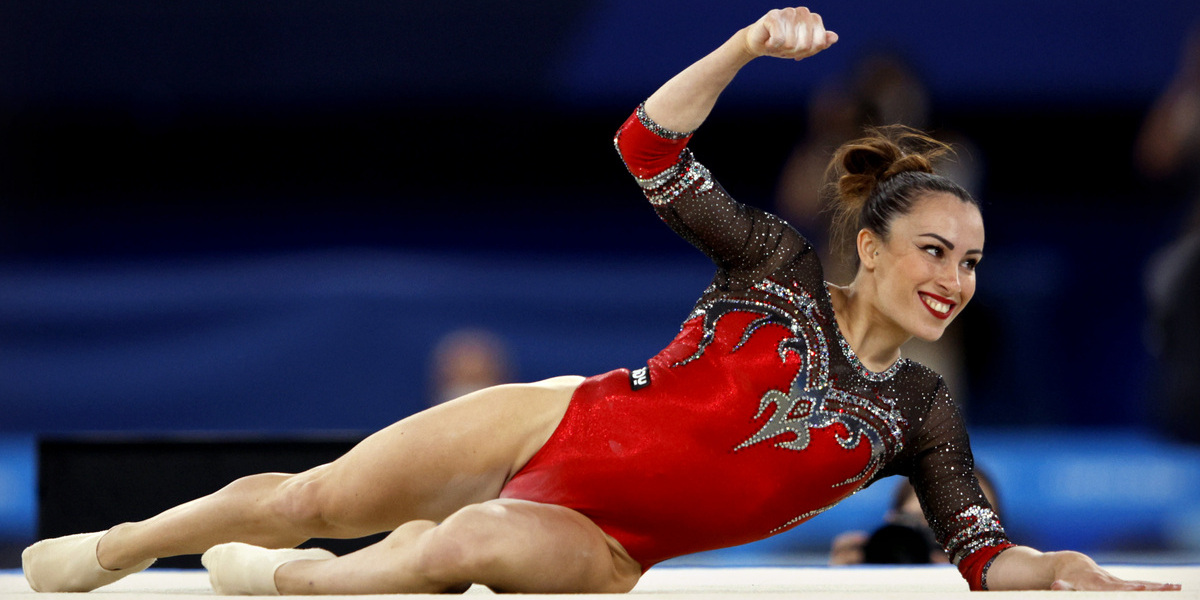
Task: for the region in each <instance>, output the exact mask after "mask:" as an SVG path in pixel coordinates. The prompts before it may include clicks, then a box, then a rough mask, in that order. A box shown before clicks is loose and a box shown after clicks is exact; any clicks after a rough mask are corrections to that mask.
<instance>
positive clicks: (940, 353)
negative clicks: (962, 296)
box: [775, 52, 983, 402]
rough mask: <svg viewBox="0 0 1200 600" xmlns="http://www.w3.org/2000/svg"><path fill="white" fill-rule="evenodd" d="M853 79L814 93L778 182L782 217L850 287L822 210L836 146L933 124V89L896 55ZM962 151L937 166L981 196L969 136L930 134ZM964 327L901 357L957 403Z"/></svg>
mask: <svg viewBox="0 0 1200 600" xmlns="http://www.w3.org/2000/svg"><path fill="white" fill-rule="evenodd" d="M851 73H852V75H851V78H850V81H849V82H841V81H835V82H833V83H831V84H829V85H825V86H823V87H821V88H820V89H818V90H817V92H816V93H815V94H814V96H813V97H812V99H811V100H810V102H809V110H808V123H807V135H806V136H805V137H804V138H803V139H801V140H800V141H799V142H798V143H797V144H796V146H795V148H794V149H793V150H792V153H791V155H790V156H789V157H788V159H787V162H786V163H785V164H784V167H783V170H782V172H781V173H780V176H779V181H778V183H777V184H776V191H775V204H776V210H777V212H778V213H779V214H780V216H782V217H784V218H786V219H787V220H788V222H790V223H791V224H792V225H793V226H794V227H796V229H798V230H800V232H801V233H802V234H804V236H805V237H806V238H808V239H809V240H811V241H812V242H813V245H814V246H816V248H817V252H818V254H820V255H821V264H822V265H823V266H824V267H825V279H826V281H829V282H832V283H843V284H844V283H846V282H849V281H850V280H851V279H853V278H854V264H855V263H854V259H853V257H852V256H845V255H844V254H845V252H847V251H848V249H845V248H833V247H832V244H831V242H830V240H829V239H828V237H827V232H828V231H829V230H830V227H829V215H828V213H826V212H825V211H824V210H823V202H822V197H823V191H824V187H825V184H826V181H825V176H826V175H825V168H826V166H827V165H828V164H829V157H830V155H831V154H832V153H833V149H834V148H837V147H838V146H840V145H841V144H842V143H844V142H846V141H848V140H851V139H854V138H857V137H861V136H862V135H863V129H864V128H865V127H868V126H872V125H891V124H901V125H907V126H909V127H914V128H917V129H922V130H925V129H928V128H929V126H930V122H931V121H932V116H931V110H930V97H929V91H928V88H927V87H926V85H925V83H924V82H923V81H922V80H921V78H920V77H919V76H918V75H917V72H916V70H915V69H913V67H912V66H911V65H910V64H908V62H906V61H905V60H904V59H902V58H901V57H900V56H899V55H897V54H894V53H886V52H877V53H874V54H870V55H867V56H866V57H865V58H863V59H862V60H860V61H859V62H858V64H857V65H856V66H855V67H854V68H853V69H852V70H851ZM933 135H934V137H935V138H937V139H939V140H941V141H943V142H946V143H949V144H952V145H953V146H954V148H955V150H956V152H957V154H956V155H955V156H950V157H947V158H946V159H944V160H942V161H941V163H940V164H938V165H937V170H938V172H939V173H941V174H942V175H945V176H946V177H949V178H950V179H951V180H953V181H954V182H955V183H958V184H959V185H961V186H963V188H965V189H966V190H967V191H968V192H970V193H971V195H972V196H975V197H977V198H978V197H979V194H980V188H981V186H982V182H983V163H982V159H981V156H982V152H981V151H980V150H979V148H978V147H977V146H976V145H975V144H974V143H973V142H972V141H971V140H970V138H968V137H967V136H966V135H963V134H962V133H959V132H955V131H945V130H942V131H939V130H935V131H933ZM962 339H963V334H962V324H961V322H960V323H956V324H954V325H951V326H950V327H949V328H948V329H947V330H946V333H945V334H944V335H943V336H942V339H941V340H939V341H937V342H926V341H924V340H919V339H916V338H914V339H912V340H910V341H909V342H908V343H906V344H905V345H904V346H903V347H902V348H901V350H900V351H901V354H903V355H904V356H905V357H907V358H911V359H913V360H915V361H917V362H919V363H921V364H923V365H925V366H927V367H929V368H931V369H933V370H934V371H937V372H938V373H940V374H941V375H942V376H943V377H944V378H945V380H946V385H947V386H949V388H950V391H951V392H952V393H953V394H954V396H955V398H956V399H957V400H958V401H959V402H965V401H966V393H967V385H966V375H965V372H966V365H965V364H964V356H965V354H966V352H965V351H964V349H963V341H962Z"/></svg>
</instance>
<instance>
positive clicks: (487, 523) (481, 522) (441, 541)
mask: <svg viewBox="0 0 1200 600" xmlns="http://www.w3.org/2000/svg"><path fill="white" fill-rule="evenodd" d="M503 511H504V508H503V507H499V506H490V505H486V504H473V505H470V506H467V507H464V508H462V509H460V510H459V511H458V512H456V513H454V514H453V515H450V516H449V517H448V518H446V520H445V521H443V522H442V523H441V524H439V525H437V526H436V527H431V528H430V529H428V530H426V531H425V532H424V533H423V534H422V536H421V541H420V550H419V552H418V562H417V565H416V566H417V570H418V571H419V572H420V574H421V575H422V576H423V577H424V578H425V579H427V580H429V581H431V582H437V583H441V584H445V585H447V586H457V585H462V584H469V583H475V581H474V579H475V578H476V576H477V575H478V574H480V573H482V572H485V571H487V570H488V569H489V568H491V567H493V566H494V565H496V564H497V563H498V562H499V561H500V560H501V559H502V556H501V554H502V552H501V551H500V548H499V544H498V542H499V541H500V539H499V535H498V532H497V528H496V526H495V525H496V524H497V521H498V520H499V519H503V517H504V515H503Z"/></svg>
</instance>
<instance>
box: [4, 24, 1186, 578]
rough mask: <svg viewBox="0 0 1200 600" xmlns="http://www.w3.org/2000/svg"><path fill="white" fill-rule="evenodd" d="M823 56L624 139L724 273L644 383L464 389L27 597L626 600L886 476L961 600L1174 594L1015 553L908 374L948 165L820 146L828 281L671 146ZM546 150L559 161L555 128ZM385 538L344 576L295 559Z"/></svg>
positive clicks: (734, 44)
mask: <svg viewBox="0 0 1200 600" xmlns="http://www.w3.org/2000/svg"><path fill="white" fill-rule="evenodd" d="M836 41H837V35H836V34H835V33H833V32H830V31H827V30H826V29H825V27H824V24H823V22H822V20H821V18H820V16H819V15H816V14H814V13H811V12H809V11H808V10H807V9H804V8H788V9H782V10H773V11H770V12H769V13H767V14H766V15H764V16H763V17H762V18H761V19H759V20H758V21H756V22H754V23H753V24H751V25H749V26H747V27H745V28H742V29H740V30H738V31H737V32H736V33H735V34H734V35H733V36H732V37H730V38H729V39H728V40H727V41H726V42H725V43H723V44H722V45H721V46H720V47H718V48H717V49H716V50H714V51H713V52H712V53H710V54H708V55H707V56H705V57H704V58H701V59H700V60H699V61H697V62H695V63H693V64H692V65H691V66H689V67H687V68H686V69H684V70H683V71H681V72H680V73H679V74H677V75H676V76H675V77H673V78H671V79H670V80H669V81H667V82H666V83H665V84H663V85H662V87H660V88H659V89H658V90H657V91H655V92H654V93H653V94H651V96H650V97H649V98H648V99H647V100H646V101H645V102H644V103H643V104H642V105H640V106H638V107H637V109H636V110H635V111H634V113H633V114H632V115H631V116H630V117H629V118H628V119H627V120H626V121H625V123H624V124H623V125H622V126H621V127H620V128H619V130H618V133H617V139H616V143H617V149H618V152H619V153H620V155H621V157H622V159H623V160H624V161H625V164H626V167H627V168H628V169H629V171H630V173H631V174H632V175H633V176H634V178H635V180H636V181H637V182H638V184H639V185H640V186H641V187H642V188H643V191H644V193H645V195H646V198H647V200H649V201H650V203H651V205H652V206H653V207H654V210H655V212H656V214H657V215H658V216H659V217H660V218H661V219H662V220H663V221H665V222H666V223H667V224H668V225H669V226H670V227H671V228H672V229H673V230H674V231H675V232H676V233H678V234H679V235H681V236H682V237H684V238H685V239H687V240H688V241H690V242H692V243H693V244H694V245H696V246H697V248H698V249H700V250H702V251H703V252H705V253H706V254H707V255H708V256H709V257H710V258H711V259H712V260H713V261H714V262H715V264H716V273H715V275H714V278H713V281H712V283H711V285H710V286H709V287H708V288H707V289H705V290H704V291H703V292H702V294H701V297H700V300H699V301H698V302H697V304H696V305H695V308H694V309H693V312H692V314H691V315H690V316H689V317H688V319H687V321H686V322H685V324H684V326H683V328H682V329H681V331H680V333H679V334H678V336H677V337H676V338H675V340H673V341H672V342H671V343H670V344H669V345H668V346H667V347H666V348H665V349H664V350H663V351H661V352H660V353H659V354H658V355H656V356H654V357H652V358H651V359H650V360H649V361H648V363H647V364H646V365H645V366H642V367H638V368H635V369H617V370H614V371H610V372H608V373H605V374H602V375H597V376H594V377H589V378H583V377H575V376H565V377H557V378H553V379H549V380H545V381H542V382H538V383H534V384H526V385H502V386H497V387H492V388H487V389H485V390H480V391H478V392H474V393H472V394H468V395H467V396H464V397H462V398H459V399H456V400H453V401H451V402H447V403H443V404H440V405H438V406H435V407H432V408H430V409H427V410H425V411H423V412H421V413H418V414H416V415H413V416H411V417H408V418H406V419H404V420H401V421H399V422H398V423H395V424H393V425H392V426H390V427H388V428H386V429H383V430H382V431H380V432H377V433H376V434H374V435H372V436H370V437H368V438H367V439H366V440H364V441H363V442H362V443H360V444H359V445H358V446H356V447H355V448H354V449H352V450H351V451H350V452H349V453H347V454H346V455H344V456H343V457H341V458H339V459H337V460H336V461H334V462H332V463H329V464H326V465H322V466H319V467H316V468H314V469H312V470H310V471H307V472H305V473H301V474H298V475H288V474H279V473H266V474H260V475H254V476H250V477H246V478H243V479H239V480H237V481H235V482H234V483H232V484H230V485H229V486H227V487H225V488H223V489H221V490H219V491H217V492H216V493H214V494H212V495H210V496H206V497H204V498H200V499H198V500H194V501H192V502H189V503H186V504H184V505H181V506H179V507H176V508H173V509H170V510H168V511H166V512H164V513H161V514H159V515H157V516H154V517H152V518H150V519H148V520H146V521H141V522H137V523H124V524H120V525H117V526H115V527H113V528H112V529H109V530H108V531H107V532H95V533H87V534H78V535H73V536H66V537H63V538H56V539H51V540H44V541H41V542H38V543H37V544H34V545H33V546H31V547H29V548H27V549H26V550H25V552H24V553H23V556H22V565H23V567H24V571H25V576H26V579H27V580H28V581H29V583H30V586H31V587H33V588H34V589H35V590H39V591H68V590H70V591H84V590H90V589H94V588H96V587H99V586H101V585H105V584H107V583H111V582H112V581H115V580H117V579H119V578H121V577H123V576H125V575H127V574H129V573H133V572H137V571H139V570H142V569H145V568H147V567H148V566H150V564H151V563H153V561H154V560H155V558H156V557H162V556H172V555H178V554H189V553H199V552H203V553H204V557H203V562H204V564H205V566H206V567H207V568H208V570H209V577H210V581H211V582H212V585H213V588H214V590H216V591H217V592H218V593H220V594H263V595H267V594H272V595H273V594H281V593H284V594H355V593H358V594H367V593H397V592H447V591H464V590H466V589H467V588H469V587H470V586H471V585H472V584H482V585H486V586H488V587H490V588H492V589H493V590H498V591H505V592H526V593H532V592H555V593H564V592H592V593H595V592H627V591H629V590H631V589H633V587H634V585H636V584H637V582H638V580H639V579H640V577H641V575H642V574H643V573H644V572H645V571H646V570H647V569H649V568H651V567H652V566H653V565H655V564H657V563H659V562H661V561H664V560H667V559H669V558H671V557H674V556H680V555H683V554H688V553H693V552H699V551H703V550H709V549H715V548H721V547H728V546H732V545H738V544H743V543H748V542H751V541H755V540H758V539H763V538H765V537H769V536H771V535H775V534H777V533H780V532H783V531H786V530H788V529H790V528H792V527H794V526H796V525H799V524H800V523H803V522H804V521H806V520H808V519H810V518H812V517H813V516H815V515H817V514H820V513H821V512H824V511H825V510H827V509H829V508H831V507H833V506H834V505H836V504H837V503H838V502H840V501H841V500H843V499H844V498H846V497H848V496H849V495H851V494H853V493H854V492H855V491H857V490H859V489H861V488H863V487H864V486H866V485H869V484H870V483H872V482H874V481H876V480H877V479H879V478H881V477H885V476H889V475H904V476H907V477H908V478H909V479H910V480H911V481H912V483H913V487H914V488H915V489H916V493H917V495H918V496H919V497H920V498H921V504H922V506H923V507H924V509H925V515H926V517H927V518H928V521H929V523H930V525H931V527H932V528H933V529H934V531H936V532H937V536H938V539H939V542H940V543H941V544H942V545H943V546H944V547H945V548H946V551H947V553H948V554H949V555H950V556H951V557H952V561H953V562H955V563H956V564H957V566H958V569H959V570H960V572H961V573H962V575H963V577H964V579H966V580H967V582H968V585H969V586H970V588H971V589H988V588H989V587H990V588H992V589H1118V590H1134V589H1178V586H1173V585H1165V584H1155V583H1149V582H1136V581H1124V580H1121V579H1119V578H1116V577H1113V576H1112V575H1111V574H1109V573H1108V572H1107V571H1105V570H1104V569H1102V568H1100V567H1099V566H1098V565H1097V564H1096V563H1095V562H1094V561H1092V560H1091V559H1090V558H1088V557H1087V556H1085V555H1083V554H1080V553H1076V552H1050V553H1042V552H1038V551H1036V550H1034V549H1032V548H1029V547H1024V546H1017V545H1015V544H1013V543H1012V542H1010V541H1009V540H1008V538H1007V536H1006V534H1005V533H1004V529H1003V527H1002V526H1001V524H1000V522H999V519H998V517H997V516H996V514H995V512H994V511H993V510H992V509H991V507H990V505H989V503H988V501H987V498H986V497H985V496H984V494H983V493H982V491H980V489H979V485H978V482H977V480H976V478H975V475H974V473H973V459H972V456H971V450H970V443H969V440H968V437H967V434H966V430H965V427H964V424H963V419H962V416H961V414H960V413H959V411H958V407H957V406H956V404H955V403H954V401H953V399H952V398H951V397H950V395H949V393H948V391H947V389H946V386H945V383H944V382H943V381H942V380H941V378H940V377H939V376H938V375H937V374H936V373H934V372H932V371H930V370H929V369H927V368H925V367H923V366H921V365H919V364H917V363H915V362H912V361H909V360H906V359H904V358H902V357H901V356H900V346H901V344H903V342H905V341H907V340H908V339H909V338H910V337H914V336H917V337H922V338H925V339H936V338H937V337H939V336H940V335H941V334H942V332H943V330H944V329H945V327H946V325H947V324H948V323H949V322H950V321H951V320H952V319H953V317H955V316H956V315H957V314H959V313H960V312H961V311H962V308H963V307H964V306H965V305H966V304H967V303H968V301H969V300H970V299H971V296H972V295H973V292H974V286H975V265H976V263H977V262H978V260H979V258H980V256H981V255H982V247H983V241H984V239H983V238H984V234H983V222H982V216H981V215H980V213H979V208H978V206H977V203H976V201H975V200H974V199H973V198H972V197H971V196H970V195H969V194H968V193H967V192H966V191H965V190H963V189H962V187H961V186H958V185H957V184H954V183H953V182H951V181H949V180H948V179H946V178H944V177H941V176H938V175H937V174H935V173H934V172H933V166H932V159H933V157H934V156H936V155H937V154H938V153H939V152H941V151H943V150H944V149H945V148H944V147H943V146H942V145H940V144H938V143H937V142H935V141H933V140H931V139H929V138H928V137H926V136H923V135H920V134H918V133H916V132H913V131H910V130H903V129H893V130H880V131H876V132H874V133H871V134H869V135H868V136H867V137H865V138H862V139H860V140H858V141H856V142H855V143H852V144H847V145H845V146H843V147H841V148H840V149H839V150H838V152H837V153H836V155H835V157H834V159H833V161H834V164H835V165H836V166H835V170H836V171H837V173H838V175H839V179H838V185H837V190H838V193H837V195H836V201H837V202H838V206H839V215H840V217H841V218H840V219H839V220H838V223H842V224H845V226H846V228H845V229H844V230H843V232H842V235H843V237H845V239H846V240H847V243H853V244H854V246H855V248H856V249H857V254H858V257H859V261H860V265H859V268H858V271H857V274H856V276H855V279H854V280H853V281H852V282H850V283H849V284H848V285H845V286H839V285H834V284H827V283H826V282H825V281H824V278H823V273H822V270H821V265H820V261H819V259H818V258H817V256H816V254H815V252H814V251H813V249H812V246H811V245H809V243H808V242H807V241H806V240H805V239H804V238H803V236H801V235H800V234H799V233H798V232H797V231H796V230H795V229H793V228H792V227H790V226H789V225H787V223H786V222H784V221H783V220H782V219H780V218H778V217H776V216H775V215H772V214H769V213H766V212H764V211H760V210H757V209H753V208H751V207H749V206H746V205H744V204H741V203H738V202H736V201H735V200H734V199H733V198H732V197H731V196H730V195H729V194H728V193H726V192H725V190H724V189H723V188H722V187H721V186H720V185H718V184H717V183H716V182H715V181H714V180H713V178H712V175H711V173H710V172H709V171H708V169H707V168H705V167H704V166H703V165H702V164H700V163H699V162H697V161H696V160H695V158H694V157H693V155H692V154H691V151H690V150H688V149H687V148H686V146H687V143H688V141H689V140H690V137H691V132H693V131H694V130H696V129H697V128H699V127H700V125H701V124H702V123H703V122H704V121H705V120H706V119H707V118H708V115H709V112H710V111H711V110H712V108H713V107H714V105H715V104H716V101H717V98H718V96H719V95H720V94H721V92H722V91H723V90H724V89H725V87H726V86H728V85H729V84H730V83H731V82H732V80H733V78H734V76H735V75H736V74H737V73H738V71H740V70H741V68H742V67H744V66H745V65H746V64H748V63H749V62H751V61H752V60H754V59H756V58H758V57H761V56H771V57H777V58H783V59H794V60H800V59H805V58H808V57H810V56H812V55H815V54H817V53H818V52H821V51H823V50H825V49H826V48H828V47H829V46H831V45H832V44H833V43H835V42H836ZM540 133H541V135H543V136H545V139H546V142H547V143H548V144H552V145H553V147H555V148H558V147H561V145H562V143H563V138H562V136H564V135H570V133H571V132H561V131H548V132H540ZM581 177H584V178H586V174H581ZM630 293H636V290H631V291H630ZM579 343H581V344H582V343H587V340H579ZM78 501H80V502H86V501H87V499H86V498H80V499H78ZM381 531H390V533H389V534H388V536H387V537H386V538H384V539H383V540H382V541H380V542H378V543H376V544H374V545H371V546H368V547H366V548H364V549H362V550H359V551H357V552H353V553H351V554H347V555H345V556H341V557H338V556H334V555H333V554H332V553H329V552H326V551H324V550H321V549H316V548H310V549H304V550H297V549H294V547H295V546H297V545H299V544H301V543H303V542H304V541H306V540H307V539H309V538H313V537H322V538H325V537H361V536H364V535H368V534H371V533H376V532H381Z"/></svg>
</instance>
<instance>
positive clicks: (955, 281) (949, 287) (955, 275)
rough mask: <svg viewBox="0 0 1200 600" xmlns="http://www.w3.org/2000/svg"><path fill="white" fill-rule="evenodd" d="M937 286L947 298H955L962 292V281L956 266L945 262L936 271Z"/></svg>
mask: <svg viewBox="0 0 1200 600" xmlns="http://www.w3.org/2000/svg"><path fill="white" fill-rule="evenodd" d="M937 284H938V287H940V288H942V291H944V292H945V293H946V295H947V297H957V296H958V294H959V293H960V292H962V281H961V279H960V275H959V272H958V265H956V264H953V263H950V262H949V261H947V263H946V264H945V265H943V266H942V267H941V268H940V269H939V270H938V276H937Z"/></svg>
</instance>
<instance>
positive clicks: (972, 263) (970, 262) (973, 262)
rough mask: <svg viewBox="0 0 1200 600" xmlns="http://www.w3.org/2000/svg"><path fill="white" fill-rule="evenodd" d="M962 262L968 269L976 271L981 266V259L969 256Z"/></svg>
mask: <svg viewBox="0 0 1200 600" xmlns="http://www.w3.org/2000/svg"><path fill="white" fill-rule="evenodd" d="M962 264H963V267H965V268H966V269H967V270H968V271H974V270H975V269H976V268H977V267H978V266H979V259H978V258H968V259H967V260H964V261H963V263H962Z"/></svg>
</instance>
